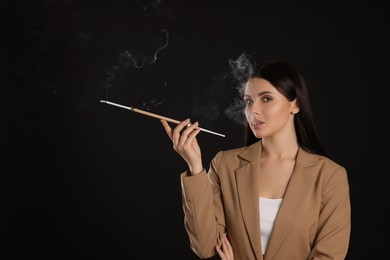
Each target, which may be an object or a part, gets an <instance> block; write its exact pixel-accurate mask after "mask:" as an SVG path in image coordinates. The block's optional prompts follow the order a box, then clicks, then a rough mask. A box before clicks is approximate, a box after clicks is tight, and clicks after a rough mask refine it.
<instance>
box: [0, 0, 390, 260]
mask: <svg viewBox="0 0 390 260" xmlns="http://www.w3.org/2000/svg"><path fill="white" fill-rule="evenodd" d="M1 9H2V12H3V14H2V17H3V22H2V27H3V30H2V32H3V33H2V36H3V37H2V40H1V42H2V48H1V51H2V57H4V58H3V59H2V61H3V68H2V70H1V71H2V72H3V73H4V75H3V76H2V77H1V85H2V91H3V94H2V97H5V98H1V103H0V104H1V121H2V123H1V125H2V126H1V148H2V149H1V153H2V154H1V181H0V189H1V194H0V195H1V197H0V198H1V213H0V215H1V222H0V234H1V239H2V242H1V248H0V249H1V250H0V254H1V256H0V257H1V258H2V259H16V258H19V257H20V256H25V257H27V258H28V259H33V258H34V259H36V258H39V259H156V258H158V257H161V258H162V259H198V258H197V257H196V255H195V254H194V253H193V252H192V251H191V249H190V247H189V241H188V237H187V235H186V233H185V230H184V226H183V213H182V209H181V193H180V179H179V173H180V172H182V171H184V170H185V169H186V164H185V162H184V161H183V160H182V159H181V158H180V157H179V156H178V155H177V154H176V153H175V152H174V151H173V149H172V144H171V141H170V140H169V138H168V137H167V136H166V134H165V132H164V129H163V127H162V126H161V124H160V122H159V120H157V119H154V118H151V117H146V116H144V115H140V114H137V113H133V112H131V111H128V110H124V109H121V108H118V107H114V106H109V105H107V104H102V103H100V102H99V100H101V99H106V100H109V101H112V102H116V103H120V104H122V105H126V106H134V107H138V108H140V109H144V110H148V111H150V112H154V113H158V114H161V115H165V116H169V117H172V118H175V119H179V120H181V119H185V118H187V117H191V119H192V120H193V121H195V120H198V121H200V123H201V126H202V127H204V128H206V129H210V130H213V131H216V132H220V133H223V134H226V137H225V138H223V137H219V136H215V135H211V134H207V133H201V134H200V136H199V142H200V145H201V147H202V149H203V150H202V153H203V158H204V164H205V166H206V167H207V166H208V164H209V162H210V160H211V159H212V157H213V156H214V155H215V153H216V152H217V151H219V150H221V149H229V148H234V147H237V146H240V145H241V144H242V139H243V138H242V133H243V128H242V125H241V124H239V123H238V122H236V121H235V120H234V119H233V118H231V117H229V116H227V115H226V114H225V113H224V111H226V110H227V109H228V108H229V107H230V105H231V104H232V103H231V102H232V101H233V98H234V97H235V95H236V92H235V83H234V81H233V79H232V77H231V73H230V70H229V66H228V64H229V61H230V60H235V59H237V58H238V57H239V55H240V54H241V53H244V52H245V53H247V54H250V55H252V56H253V57H255V58H256V59H257V60H258V61H263V60H267V59H285V60H287V61H290V62H292V63H294V64H295V65H297V66H298V67H299V68H300V70H301V72H302V73H303V75H304V76H305V78H306V80H307V84H308V86H309V89H310V94H311V97H312V105H313V110H314V115H315V119H316V123H317V125H318V130H319V134H320V137H321V139H322V142H323V144H324V146H325V148H326V149H327V150H328V152H329V153H330V154H331V158H332V159H334V160H335V161H337V162H338V163H340V164H342V165H343V166H345V167H346V168H347V170H348V173H349V180H350V187H351V202H352V236H351V243H350V249H349V252H348V257H347V259H384V258H386V251H387V244H388V243H387V242H388V241H387V239H386V236H387V234H388V233H389V232H390V231H389V221H388V219H389V214H388V213H387V212H388V211H387V210H388V203H387V200H386V198H388V196H389V192H388V189H389V188H388V183H389V177H388V175H389V170H388V167H387V166H388V165H387V164H386V163H387V162H388V155H389V152H388V146H389V138H388V133H389V127H388V123H387V121H388V119H389V109H388V105H389V103H388V102H389V101H388V100H389V90H388V88H389V83H388V82H389V71H388V70H389V58H390V57H389V47H388V46H390V45H389V40H388V38H387V36H388V34H389V19H390V18H389V16H388V11H389V10H388V8H386V7H385V5H384V4H383V3H381V2H378V1H368V0H364V1H360V2H359V1H358V2H357V1H349V2H347V1H335V2H329V1H321V2H317V1H260V0H259V1H252V2H250V1H230V2H229V1H187V0H181V1H179V0H176V1H173V0H172V1H164V0H161V1H158V0H156V1H141V0H139V1H125V0H111V1H92V0H90V1H72V0H57V1H54V0H45V1H27V0H24V1H22V0H18V1H3V2H2V4H1ZM126 51H127V53H131V54H133V55H134V56H133V57H134V58H135V60H134V61H135V62H133V63H131V62H130V61H131V60H130V59H127V60H125V62H124V60H123V57H122V59H120V58H118V57H120V54H123V53H126ZM142 54H143V55H144V56H142ZM154 55H156V56H154ZM148 56H150V58H147V57H148ZM153 57H155V58H156V59H155V60H151V58H153ZM19 259H20V258H19ZM216 259H218V258H216Z"/></svg>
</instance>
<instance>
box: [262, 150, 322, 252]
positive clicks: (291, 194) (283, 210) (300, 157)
mask: <svg viewBox="0 0 390 260" xmlns="http://www.w3.org/2000/svg"><path fill="white" fill-rule="evenodd" d="M314 158H315V157H313V156H312V155H311V154H309V153H307V152H305V151H304V150H302V149H299V151H298V154H297V159H296V163H295V167H294V171H293V173H292V175H291V178H290V181H289V184H288V186H287V189H286V192H285V196H284V198H283V202H282V204H281V206H280V209H279V213H278V215H277V217H276V219H275V224H274V227H273V230H272V234H271V236H270V240H269V242H268V246H267V254H266V255H267V259H272V258H273V257H274V254H275V253H276V252H277V250H278V248H279V247H280V245H281V244H282V242H283V240H284V238H285V237H286V235H287V234H288V232H289V231H290V229H291V227H292V226H293V225H294V222H295V221H296V220H297V218H298V213H299V212H300V211H301V207H302V205H304V201H305V198H307V196H308V193H309V192H310V188H309V187H311V186H312V185H311V184H312V182H313V181H314V179H312V178H310V176H309V175H308V174H305V166H307V165H308V164H311V163H313V160H314Z"/></svg>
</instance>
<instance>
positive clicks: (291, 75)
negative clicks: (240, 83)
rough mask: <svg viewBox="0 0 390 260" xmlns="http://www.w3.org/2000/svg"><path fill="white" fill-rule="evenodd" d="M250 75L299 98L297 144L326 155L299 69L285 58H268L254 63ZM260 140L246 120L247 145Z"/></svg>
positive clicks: (282, 92)
mask: <svg viewBox="0 0 390 260" xmlns="http://www.w3.org/2000/svg"><path fill="white" fill-rule="evenodd" d="M251 78H263V79H265V80H267V81H268V82H270V83H271V84H272V85H273V86H274V87H275V88H276V89H277V90H278V91H279V92H280V93H281V94H283V95H284V96H285V97H286V98H287V99H288V100H289V101H293V100H294V99H295V98H296V99H297V103H298V107H299V112H298V113H297V114H295V117H294V125H295V130H296V134H297V139H298V145H299V146H300V147H301V148H302V149H303V150H305V151H307V152H310V153H316V154H320V155H324V156H327V152H326V151H325V149H324V148H323V146H322V145H321V143H320V141H319V138H318V135H317V132H316V128H315V124H314V120H313V112H312V109H311V105H310V100H309V92H308V89H307V87H306V82H305V80H304V79H303V77H302V75H301V74H300V72H299V71H298V69H297V68H296V67H295V66H294V65H292V64H290V63H288V62H286V61H278V60H276V61H268V62H265V63H263V64H261V65H259V66H257V67H255V68H254V70H253V74H252V76H251ZM257 141H259V139H258V138H256V136H255V135H254V134H253V132H252V130H251V129H250V127H249V124H248V123H246V127H245V136H244V145H250V144H253V143H255V142H257Z"/></svg>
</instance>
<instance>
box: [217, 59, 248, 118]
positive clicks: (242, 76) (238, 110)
mask: <svg viewBox="0 0 390 260" xmlns="http://www.w3.org/2000/svg"><path fill="white" fill-rule="evenodd" d="M229 66H230V71H231V73H232V76H233V78H234V80H235V81H236V84H237V87H236V90H237V94H239V97H236V98H234V100H233V102H232V103H231V104H230V106H229V107H228V108H227V109H226V110H225V111H224V114H225V116H227V117H228V118H230V119H232V120H234V121H235V122H237V123H239V124H242V125H245V123H246V120H245V115H244V107H245V104H244V100H243V99H242V95H243V92H244V87H245V84H246V83H247V82H248V81H249V79H250V78H251V77H252V75H253V68H254V66H255V64H254V60H253V59H252V58H251V57H250V56H249V55H247V54H245V53H242V54H241V55H240V56H239V57H238V58H237V59H236V60H232V59H230V60H229Z"/></svg>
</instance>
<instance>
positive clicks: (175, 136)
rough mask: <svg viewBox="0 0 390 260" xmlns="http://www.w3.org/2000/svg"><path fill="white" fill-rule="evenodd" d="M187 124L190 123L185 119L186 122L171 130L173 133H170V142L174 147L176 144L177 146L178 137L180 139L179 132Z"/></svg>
mask: <svg viewBox="0 0 390 260" xmlns="http://www.w3.org/2000/svg"><path fill="white" fill-rule="evenodd" d="M189 123H190V119H186V120H184V121H182V122H180V123H179V124H178V125H177V126H176V127H175V129H173V132H172V141H173V144H174V145H178V144H179V140H180V137H181V131H182V130H183V128H184V127H185V126H187V125H188V124H189Z"/></svg>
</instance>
